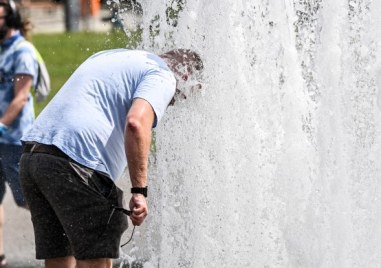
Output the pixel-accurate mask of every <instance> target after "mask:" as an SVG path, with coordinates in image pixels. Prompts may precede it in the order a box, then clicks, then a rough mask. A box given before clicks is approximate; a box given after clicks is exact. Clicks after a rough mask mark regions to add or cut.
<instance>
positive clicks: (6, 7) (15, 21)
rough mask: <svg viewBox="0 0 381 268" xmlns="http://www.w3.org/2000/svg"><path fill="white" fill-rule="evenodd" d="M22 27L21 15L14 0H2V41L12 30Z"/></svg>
mask: <svg viewBox="0 0 381 268" xmlns="http://www.w3.org/2000/svg"><path fill="white" fill-rule="evenodd" d="M21 27H22V22H21V16H20V13H19V12H18V10H17V8H16V4H15V2H14V1H13V0H9V1H4V0H0V41H3V40H4V39H5V38H6V37H7V35H9V33H10V31H11V30H19V29H20V28H21Z"/></svg>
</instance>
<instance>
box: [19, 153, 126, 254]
mask: <svg viewBox="0 0 381 268" xmlns="http://www.w3.org/2000/svg"><path fill="white" fill-rule="evenodd" d="M54 148H56V147H54ZM56 149H57V148H56ZM20 177H21V183H22V187H23V191H24V194H25V198H26V201H27V203H28V205H29V207H30V210H31V214H32V222H33V228H34V234H35V243H36V258H37V259H51V258H59V257H65V256H74V257H75V258H76V259H79V260H83V259H98V258H118V257H119V245H120V238H121V236H122V233H123V232H124V231H125V230H126V229H127V216H126V215H125V214H123V213H122V212H120V211H117V210H114V209H113V207H114V206H116V207H122V206H123V192H122V191H121V190H120V189H119V188H118V187H117V186H116V185H115V184H114V182H113V181H112V180H111V179H110V178H109V177H108V176H107V175H105V174H102V173H100V172H97V171H94V170H92V169H90V168H87V167H84V166H82V165H80V164H78V163H76V162H74V161H73V160H71V159H70V158H68V157H65V155H60V156H56V155H52V154H48V153H36V152H33V153H23V155H22V157H21V161H20Z"/></svg>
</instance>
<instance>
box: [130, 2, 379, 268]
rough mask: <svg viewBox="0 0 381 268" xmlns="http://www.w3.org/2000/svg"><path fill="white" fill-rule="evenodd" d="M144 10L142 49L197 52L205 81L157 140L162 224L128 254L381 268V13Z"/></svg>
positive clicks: (239, 263) (155, 182)
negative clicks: (379, 99) (380, 93)
mask: <svg viewBox="0 0 381 268" xmlns="http://www.w3.org/2000/svg"><path fill="white" fill-rule="evenodd" d="M141 4H142V8H143V12H144V15H143V23H142V29H143V33H142V34H143V41H142V43H141V48H142V49H146V50H151V51H154V52H156V53H161V52H164V51H166V50H169V49H172V48H191V49H194V50H196V51H198V52H199V53H200V54H201V56H202V58H203V60H204V66H205V70H204V75H203V81H202V82H203V88H202V91H201V92H195V93H191V94H190V96H188V98H187V99H186V100H184V101H181V102H178V103H176V105H175V107H170V108H169V109H168V111H167V114H166V116H165V118H164V119H163V121H162V122H161V123H160V125H159V127H158V128H157V130H155V149H154V150H153V153H152V155H151V158H150V174H149V177H150V179H149V188H150V197H149V206H150V216H149V218H148V219H147V221H146V222H145V224H144V225H143V226H142V227H139V229H140V235H139V234H138V235H137V237H135V240H134V245H133V248H132V249H131V248H130V249H126V250H125V251H126V252H127V254H129V255H133V256H134V258H135V259H141V260H143V261H144V267H146V268H148V267H164V268H173V267H196V268H200V267H201V268H202V267H380V265H381V242H380V241H381V183H380V179H381V170H380V169H381V160H380V159H379V158H378V157H380V156H381V147H380V146H381V136H380V130H381V128H380V127H381V123H380V122H381V116H380V112H381V111H380V109H379V108H378V107H377V93H378V87H377V81H378V79H377V77H378V76H381V73H380V72H378V71H377V70H378V68H379V67H380V66H381V64H380V63H381V61H380V50H379V47H380V41H381V19H380V14H381V2H380V1H376V0H373V1H372V0H294V1H291V0H284V1H281V0H278V1H276V0H258V1H242V0H208V1H205V0H187V1H185V0H161V1H148V0H144V1H141ZM171 14H172V15H171ZM173 14H174V15H173ZM379 61H380V62H379ZM380 80H381V79H380ZM380 84H381V83H380Z"/></svg>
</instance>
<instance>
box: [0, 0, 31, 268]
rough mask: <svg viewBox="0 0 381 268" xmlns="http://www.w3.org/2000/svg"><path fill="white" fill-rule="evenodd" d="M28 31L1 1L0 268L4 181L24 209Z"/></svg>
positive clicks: (28, 115)
mask: <svg viewBox="0 0 381 268" xmlns="http://www.w3.org/2000/svg"><path fill="white" fill-rule="evenodd" d="M28 29H29V22H28V23H23V22H22V20H21V16H20V14H19V12H18V10H17V8H16V5H15V3H14V2H13V1H9V2H8V1H0V48H1V52H0V203H1V205H0V267H4V266H5V265H6V264H7V260H6V258H5V255H4V245H3V244H4V243H3V233H4V232H3V227H4V208H3V205H2V203H3V199H4V194H5V189H6V186H5V183H6V182H7V183H8V185H9V187H10V189H11V190H12V193H13V197H14V200H15V201H16V204H17V205H18V206H19V207H23V208H27V204H26V202H25V198H24V195H23V193H22V189H21V183H20V179H19V172H18V171H19V160H20V158H21V154H22V147H21V142H20V138H21V136H22V135H23V134H24V133H25V132H26V131H27V130H29V129H30V127H31V126H32V123H33V120H34V110H33V98H32V95H31V93H30V89H31V88H32V87H33V86H34V85H36V83H37V76H38V62H37V58H36V55H35V53H34V50H33V48H32V47H30V46H23V45H21V43H22V42H24V41H25V38H24V36H23V35H27V34H28Z"/></svg>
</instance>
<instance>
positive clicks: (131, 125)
mask: <svg viewBox="0 0 381 268" xmlns="http://www.w3.org/2000/svg"><path fill="white" fill-rule="evenodd" d="M154 118H155V114H154V111H153V109H152V107H151V105H150V104H149V103H148V102H147V101H146V100H144V99H139V98H137V99H134V101H133V103H132V106H131V108H130V110H129V112H128V115H127V123H126V129H125V149H126V156H127V161H128V169H129V173H130V178H131V184H132V187H146V186H147V169H148V154H149V148H150V144H151V129H152V124H153V121H154ZM130 209H131V210H132V212H133V213H132V215H131V216H130V218H131V220H132V223H133V224H134V225H140V224H142V222H143V221H144V219H145V217H146V216H147V214H148V208H147V203H146V200H145V197H144V196H143V195H141V194H133V195H132V198H131V200H130Z"/></svg>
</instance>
